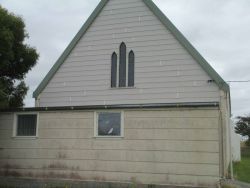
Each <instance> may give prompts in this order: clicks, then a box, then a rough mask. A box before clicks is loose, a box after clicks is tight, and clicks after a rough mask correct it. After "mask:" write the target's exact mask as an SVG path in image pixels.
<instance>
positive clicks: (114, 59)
mask: <svg viewBox="0 0 250 188" xmlns="http://www.w3.org/2000/svg"><path fill="white" fill-rule="evenodd" d="M116 77H117V55H116V53H115V52H114V53H113V54H112V60H111V87H112V88H113V87H116Z"/></svg>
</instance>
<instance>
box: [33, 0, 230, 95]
mask: <svg viewBox="0 0 250 188" xmlns="http://www.w3.org/2000/svg"><path fill="white" fill-rule="evenodd" d="M108 1H109V0H102V1H101V2H100V3H99V4H98V6H97V7H96V8H95V10H94V12H93V13H92V14H91V15H90V17H89V18H88V19H87V21H86V22H85V24H84V25H83V26H82V28H81V29H80V30H79V32H78V33H77V34H76V36H75V37H74V38H73V40H72V41H71V42H70V44H69V45H68V47H67V48H66V49H65V51H64V52H63V54H62V55H61V56H60V57H59V59H58V60H57V61H56V63H55V64H54V65H53V67H52V68H51V70H50V71H49V72H48V74H47V75H46V76H45V78H44V79H43V80H42V82H41V83H40V85H39V86H38V87H37V89H36V90H35V91H34V93H33V97H34V98H37V97H38V96H39V94H40V93H41V92H42V91H43V89H44V88H45V87H46V86H47V84H48V83H49V81H50V80H51V79H52V77H53V76H54V74H55V73H56V72H57V70H58V69H59V68H60V66H61V65H62V64H63V62H64V61H65V60H66V58H67V57H68V55H69V54H70V53H71V51H72V50H73V49H74V47H75V46H76V45H77V43H78V41H79V40H80V39H81V37H82V36H83V35H84V34H85V33H86V31H87V30H88V28H89V27H90V26H91V24H92V23H93V22H94V20H95V19H96V17H97V16H98V15H99V13H100V12H101V10H102V9H103V7H104V6H105V5H106V4H107V2H108ZM142 1H143V2H144V3H145V4H146V5H147V7H149V9H150V10H151V11H152V12H153V13H154V15H155V16H156V17H157V18H158V19H159V20H160V21H161V22H162V23H163V24H164V25H165V27H166V28H167V29H169V31H170V32H171V33H172V34H173V35H174V36H175V38H176V39H177V40H178V41H179V42H180V43H181V45H182V46H183V47H184V48H185V49H186V50H187V51H188V52H189V53H190V55H191V56H192V57H193V58H194V59H195V60H196V61H197V62H198V63H199V64H200V66H201V67H202V68H203V69H204V70H205V71H206V72H207V74H208V75H209V76H210V77H211V78H212V79H213V81H214V82H215V83H216V84H217V85H218V86H219V88H220V89H223V90H224V91H226V92H228V93H229V90H230V89H229V85H228V84H227V83H226V82H225V81H224V80H223V79H222V78H221V76H220V75H219V74H218V73H217V72H216V71H215V70H214V69H213V68H212V67H211V66H210V65H209V63H208V62H207V61H206V60H205V59H204V58H203V57H202V56H201V54H200V53H199V52H198V51H197V50H196V49H195V48H194V47H193V46H192V44H191V43H190V42H189V41H188V40H187V39H186V38H185V37H184V36H183V34H182V33H181V32H180V31H179V30H178V29H177V28H176V27H175V26H174V24H173V23H172V22H171V21H170V20H169V19H168V18H167V17H166V16H165V15H164V14H163V13H162V12H161V10H160V9H159V8H158V7H157V6H156V5H155V4H154V3H153V2H152V0H142Z"/></svg>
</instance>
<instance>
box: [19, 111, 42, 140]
mask: <svg viewBox="0 0 250 188" xmlns="http://www.w3.org/2000/svg"><path fill="white" fill-rule="evenodd" d="M15 131H16V132H15V136H20V137H22V136H37V114H17V116H16V129H15Z"/></svg>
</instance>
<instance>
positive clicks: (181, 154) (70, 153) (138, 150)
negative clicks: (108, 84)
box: [0, 108, 220, 186]
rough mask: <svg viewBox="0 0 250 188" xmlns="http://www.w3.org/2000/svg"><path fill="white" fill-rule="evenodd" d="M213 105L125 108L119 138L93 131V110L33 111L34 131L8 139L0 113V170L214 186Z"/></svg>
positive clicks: (6, 120) (8, 121) (8, 127)
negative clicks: (35, 117) (27, 136)
mask: <svg viewBox="0 0 250 188" xmlns="http://www.w3.org/2000/svg"><path fill="white" fill-rule="evenodd" d="M218 114H219V113H218V109H217V108H199V109H198V108H196V109H192V108H190V109H171V110H170V109H163V110H153V109H151V110H150V109H149V110H144V111H143V110H125V111H124V118H125V123H124V128H125V130H124V138H122V139H96V138H94V112H93V111H89V112H87V111H82V112H80V111H79V112H73V111H71V112H40V113H39V120H38V121H39V128H38V134H39V137H38V139H14V138H12V131H13V117H14V116H13V113H9V114H8V113H6V114H1V115H0V130H1V131H0V133H1V135H0V174H1V176H3V175H6V172H8V173H7V174H9V175H12V176H14V177H15V176H21V177H22V176H24V177H26V176H27V177H35V178H46V177H48V178H56V179H57V180H58V179H79V180H96V181H115V182H131V181H136V182H138V183H139V182H142V183H145V184H174V185H193V186H194V185H197V186H206V185H212V186H215V185H216V184H217V183H218V181H219V177H220V176H219V129H218V124H219V117H218V116H219V115H218Z"/></svg>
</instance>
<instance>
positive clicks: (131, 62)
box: [128, 51, 135, 87]
mask: <svg viewBox="0 0 250 188" xmlns="http://www.w3.org/2000/svg"><path fill="white" fill-rule="evenodd" d="M134 75H135V55H134V52H133V51H131V52H129V62H128V87H133V86H134Z"/></svg>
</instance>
